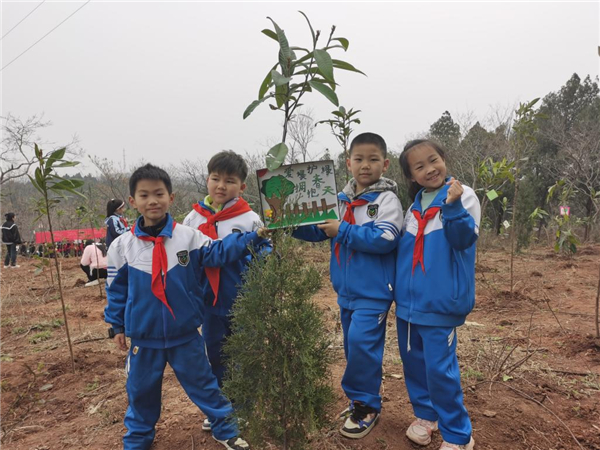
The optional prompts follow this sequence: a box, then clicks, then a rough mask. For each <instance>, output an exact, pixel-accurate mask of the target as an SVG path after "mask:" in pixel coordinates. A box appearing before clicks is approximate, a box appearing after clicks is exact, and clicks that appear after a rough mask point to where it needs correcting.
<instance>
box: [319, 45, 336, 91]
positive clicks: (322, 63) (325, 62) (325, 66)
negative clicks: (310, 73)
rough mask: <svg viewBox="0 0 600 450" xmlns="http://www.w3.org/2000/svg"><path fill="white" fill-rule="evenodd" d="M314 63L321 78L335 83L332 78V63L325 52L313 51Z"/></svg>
mask: <svg viewBox="0 0 600 450" xmlns="http://www.w3.org/2000/svg"><path fill="white" fill-rule="evenodd" d="M315 61H316V62H317V66H318V67H319V70H320V71H321V73H322V74H323V76H324V77H325V78H326V79H327V80H329V81H332V82H334V83H335V79H334V78H333V62H332V60H331V56H329V53H327V52H326V51H325V50H315Z"/></svg>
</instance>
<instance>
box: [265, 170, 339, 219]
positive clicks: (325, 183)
mask: <svg viewBox="0 0 600 450" xmlns="http://www.w3.org/2000/svg"><path fill="white" fill-rule="evenodd" d="M256 174H257V176H258V186H259V190H260V197H261V206H262V211H263V218H264V221H265V225H266V226H267V227H268V228H283V227H290V226H302V225H312V224H317V223H323V222H324V221H325V220H327V219H336V220H339V217H340V214H339V209H338V202H337V195H336V190H335V173H334V171H333V161H312V162H306V163H300V164H291V165H289V166H281V167H279V168H278V169H276V170H274V171H268V170H267V169H261V170H258V171H257V172H256Z"/></svg>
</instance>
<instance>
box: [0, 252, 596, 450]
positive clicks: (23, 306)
mask: <svg viewBox="0 0 600 450" xmlns="http://www.w3.org/2000/svg"><path fill="white" fill-rule="evenodd" d="M304 251H305V252H306V255H307V258H308V259H310V260H312V261H313V263H314V264H316V265H317V267H319V269H320V270H321V271H322V272H323V273H324V274H326V273H327V261H328V258H329V255H328V251H327V250H325V249H323V248H320V247H315V248H312V247H310V246H307V247H305V250H304ZM19 263H20V264H21V267H20V268H18V269H14V270H3V271H2V274H1V282H2V284H1V292H0V293H1V297H2V304H1V307H2V309H1V313H2V316H1V317H2V318H1V341H2V353H1V361H2V366H1V371H2V373H1V388H2V404H1V413H2V428H1V431H2V434H1V438H2V447H3V448H6V449H15V450H17V449H19V450H21V449H22V450H25V449H27V450H34V449H36V450H59V449H98V450H104V449H106V448H119V447H121V436H122V435H123V433H124V427H123V422H122V419H123V414H124V412H125V409H126V407H127V399H126V394H125V371H124V361H125V354H124V353H123V352H121V351H119V350H117V349H116V348H115V346H114V345H113V343H112V341H110V340H108V339H105V338H104V337H105V335H106V329H107V326H106V324H105V323H104V321H103V308H104V304H105V299H104V297H101V296H100V290H99V289H98V287H88V288H86V287H83V280H84V275H83V273H82V272H81V270H80V269H79V265H78V261H76V260H75V259H65V260H62V270H63V273H64V278H65V282H64V292H65V296H66V303H67V305H68V320H69V325H70V329H71V333H72V339H73V342H74V346H73V347H74V352H75V359H76V373H74V374H73V373H72V372H71V364H70V359H69V351H68V347H67V344H66V338H65V329H64V326H63V323H62V312H61V307H60V300H59V296H58V291H57V290H56V289H53V288H50V287H49V286H50V280H49V279H48V278H47V275H44V274H40V275H37V276H35V275H34V271H35V267H34V263H33V262H32V261H26V260H23V259H20V261H19ZM599 264H600V246H588V247H584V248H582V249H581V251H580V252H579V253H578V254H577V255H576V256H575V257H574V258H572V259H568V258H565V257H562V256H557V255H555V254H554V253H553V252H552V251H550V250H549V249H546V248H538V249H531V250H528V251H527V253H526V254H524V255H520V256H518V257H516V259H515V268H514V273H515V289H514V292H513V293H512V294H511V292H510V288H509V257H508V255H507V253H506V252H505V251H502V250H499V249H497V250H489V251H487V252H482V254H481V255H480V263H479V264H478V266H477V288H478V292H477V306H476V308H475V310H474V312H473V313H472V314H471V315H470V316H469V318H468V320H469V322H468V323H467V324H466V325H465V326H463V327H462V328H461V329H460V330H459V344H458V352H459V360H460V364H461V367H462V376H463V388H464V393H465V403H466V406H467V408H468V410H469V413H470V415H471V419H472V422H473V428H474V437H475V440H476V442H477V446H476V448H478V449H481V450H484V449H485V450H504V449H511V450H520V449H532V450H533V449H544V450H548V449H556V450H558V449H582V448H583V449H596V450H598V449H600V342H599V341H598V340H597V339H594V332H595V328H594V303H595V298H596V289H597V285H598V267H599ZM315 300H316V302H317V303H318V305H319V307H321V308H322V309H323V311H324V317H325V318H326V320H327V323H328V325H329V329H330V330H331V333H332V335H333V336H334V339H335V340H334V351H335V355H336V363H335V364H334V366H333V367H332V383H333V385H334V387H335V391H336V394H337V404H336V405H335V407H334V408H333V411H332V416H333V415H334V413H337V412H339V411H341V410H342V409H344V408H345V406H346V399H345V398H344V395H343V392H342V390H341V388H340V386H339V383H340V379H341V376H342V373H343V370H344V358H343V350H342V345H341V342H342V341H341V333H340V324H339V320H338V313H337V311H338V308H337V305H336V297H335V294H334V292H333V291H332V289H331V286H330V285H329V283H327V285H326V287H324V288H323V289H322V290H321V291H320V293H319V294H318V295H317V296H316V298H315ZM384 372H385V379H384V381H383V388H382V389H383V398H384V404H383V411H382V416H381V420H380V422H379V424H378V425H377V427H376V428H375V429H374V430H373V432H372V433H371V434H370V435H368V436H367V437H366V438H364V439H362V440H358V441H351V440H348V439H345V438H342V437H341V436H340V435H339V434H338V433H337V427H339V426H340V422H337V423H335V424H334V426H333V427H332V428H331V429H328V430H324V431H323V432H322V433H321V434H319V435H318V436H315V438H314V442H313V444H312V445H311V447H312V448H314V449H317V448H318V449H320V450H327V449H356V450H358V449H415V448H418V447H417V446H415V445H413V444H411V443H410V442H409V441H408V439H407V438H406V437H405V434H404V433H405V429H406V427H407V426H408V425H409V424H410V422H411V420H412V418H413V414H412V409H411V406H410V403H409V401H408V397H407V394H406V389H405V386H404V382H403V374H402V373H403V372H402V363H401V361H400V359H399V355H398V348H397V337H396V330H395V320H393V314H390V317H389V318H388V337H387V346H386V354H385V359H384ZM203 417H204V416H203V414H202V413H200V412H199V411H198V409H197V408H196V407H195V406H194V405H193V404H192V403H191V402H190V400H189V399H188V398H187V397H186V395H185V393H184V392H183V390H182V389H181V387H180V386H179V384H178V383H177V380H176V379H175V376H174V374H173V373H172V371H170V370H168V371H167V372H166V374H165V382H164V386H163V411H162V416H161V419H160V421H159V423H158V425H157V436H156V440H155V444H154V446H153V449H155V450H166V449H169V450H170V449H175V448H177V449H182V450H183V449H214V450H217V449H218V448H222V447H220V446H218V445H217V444H216V443H215V442H213V440H212V439H211V438H210V435H209V434H208V433H205V432H202V430H201V428H200V425H201V421H202V419H203ZM577 441H578V442H579V443H577ZM440 442H441V439H440V437H439V436H435V438H434V441H433V443H432V444H431V445H430V446H429V447H428V448H431V449H437V448H439V445H440Z"/></svg>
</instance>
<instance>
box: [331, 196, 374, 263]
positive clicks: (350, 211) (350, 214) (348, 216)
mask: <svg viewBox="0 0 600 450" xmlns="http://www.w3.org/2000/svg"><path fill="white" fill-rule="evenodd" d="M344 203H346V212H345V213H344V218H343V219H342V220H343V221H344V222H348V223H349V224H350V225H354V224H355V223H356V219H355V218H354V208H355V207H357V206H363V205H366V204H367V203H369V201H368V200H363V199H358V200H354V201H353V202H352V203H350V202H347V201H344ZM334 253H335V257H336V259H337V262H338V266H339V265H340V243H339V242H336V243H335V247H334Z"/></svg>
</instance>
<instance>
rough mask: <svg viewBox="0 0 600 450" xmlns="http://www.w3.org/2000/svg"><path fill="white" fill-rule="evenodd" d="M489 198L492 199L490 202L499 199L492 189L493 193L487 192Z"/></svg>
mask: <svg viewBox="0 0 600 450" xmlns="http://www.w3.org/2000/svg"><path fill="white" fill-rule="evenodd" d="M485 195H487V198H489V199H490V201H494V200H496V199H497V198H498V193H497V192H496V191H495V190H494V189H492V190H491V191H488V192H486V194H485Z"/></svg>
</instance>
